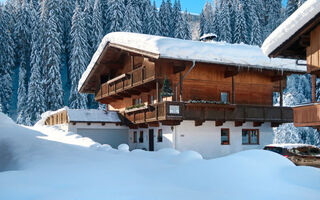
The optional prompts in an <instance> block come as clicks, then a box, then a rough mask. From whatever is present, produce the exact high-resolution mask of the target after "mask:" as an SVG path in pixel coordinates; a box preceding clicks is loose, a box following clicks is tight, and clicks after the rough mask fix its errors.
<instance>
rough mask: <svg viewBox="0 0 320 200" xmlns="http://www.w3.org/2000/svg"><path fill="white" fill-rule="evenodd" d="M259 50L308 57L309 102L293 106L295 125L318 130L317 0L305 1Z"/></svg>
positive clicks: (319, 38)
mask: <svg viewBox="0 0 320 200" xmlns="http://www.w3.org/2000/svg"><path fill="white" fill-rule="evenodd" d="M262 49H263V51H264V53H265V54H266V55H268V56H270V57H283V58H292V59H298V60H307V72H308V73H309V74H311V76H312V78H311V81H312V82H311V83H312V103H310V104H305V105H300V106H296V107H295V108H293V110H294V125H295V126H296V127H313V128H317V129H320V103H319V102H317V98H316V91H317V89H318V88H317V87H316V79H317V78H319V75H320V1H319V0H308V1H307V2H305V3H304V4H303V5H302V6H301V7H300V8H299V9H298V10H296V11H295V12H294V13H293V14H292V15H291V16H290V17H289V18H288V19H287V20H286V21H284V22H283V23H282V24H281V25H280V26H279V27H278V28H277V29H276V30H275V31H274V32H273V33H272V34H271V35H270V36H269V37H268V38H267V39H266V40H265V42H264V44H263V46H262Z"/></svg>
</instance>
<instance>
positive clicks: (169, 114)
mask: <svg viewBox="0 0 320 200" xmlns="http://www.w3.org/2000/svg"><path fill="white" fill-rule="evenodd" d="M125 117H126V118H127V119H128V120H129V121H130V122H131V123H133V124H143V123H150V122H162V121H182V120H194V121H200V122H204V121H221V122H226V121H237V122H243V123H244V122H256V123H257V124H259V123H263V122H270V123H271V124H272V126H278V125H279V124H282V123H289V122H293V110H292V108H289V107H272V106H259V105H219V104H192V103H184V102H171V101H167V102H162V103H159V104H154V105H151V106H149V108H147V109H142V110H138V111H133V112H127V113H125Z"/></svg>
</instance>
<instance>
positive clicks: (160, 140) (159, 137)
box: [158, 129, 163, 142]
mask: <svg viewBox="0 0 320 200" xmlns="http://www.w3.org/2000/svg"><path fill="white" fill-rule="evenodd" d="M162 141H163V137H162V129H159V130H158V142H162Z"/></svg>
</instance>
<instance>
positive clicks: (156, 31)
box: [147, 1, 161, 35]
mask: <svg viewBox="0 0 320 200" xmlns="http://www.w3.org/2000/svg"><path fill="white" fill-rule="evenodd" d="M160 27H161V25H160V21H159V13H158V10H157V6H156V2H155V1H153V5H152V10H151V11H150V12H148V32H147V33H148V34H151V35H160Z"/></svg>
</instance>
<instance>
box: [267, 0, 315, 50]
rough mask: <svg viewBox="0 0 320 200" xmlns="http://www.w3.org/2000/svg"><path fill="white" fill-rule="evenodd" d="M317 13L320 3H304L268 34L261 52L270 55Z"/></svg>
mask: <svg viewBox="0 0 320 200" xmlns="http://www.w3.org/2000/svg"><path fill="white" fill-rule="evenodd" d="M318 13H320V1H319V0H308V1H306V2H305V3H304V4H303V5H302V6H301V7H300V8H299V9H297V10H296V11H295V12H294V13H293V14H292V15H291V16H290V17H288V19H287V20H285V21H284V22H283V23H282V24H281V25H280V26H279V27H278V28H277V29H276V30H274V31H273V32H272V33H271V34H270V36H269V37H268V38H267V39H266V40H265V41H264V43H263V45H262V51H263V52H264V53H265V54H266V55H270V54H271V53H272V52H273V51H274V50H276V49H277V48H278V47H280V46H281V45H282V44H283V43H285V42H286V41H287V40H288V39H290V38H291V36H293V35H294V34H295V33H296V32H297V31H299V30H300V29H301V28H303V27H304V25H305V24H307V23H308V22H309V21H310V20H312V19H313V18H314V17H315V16H316V15H317V14H318Z"/></svg>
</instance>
